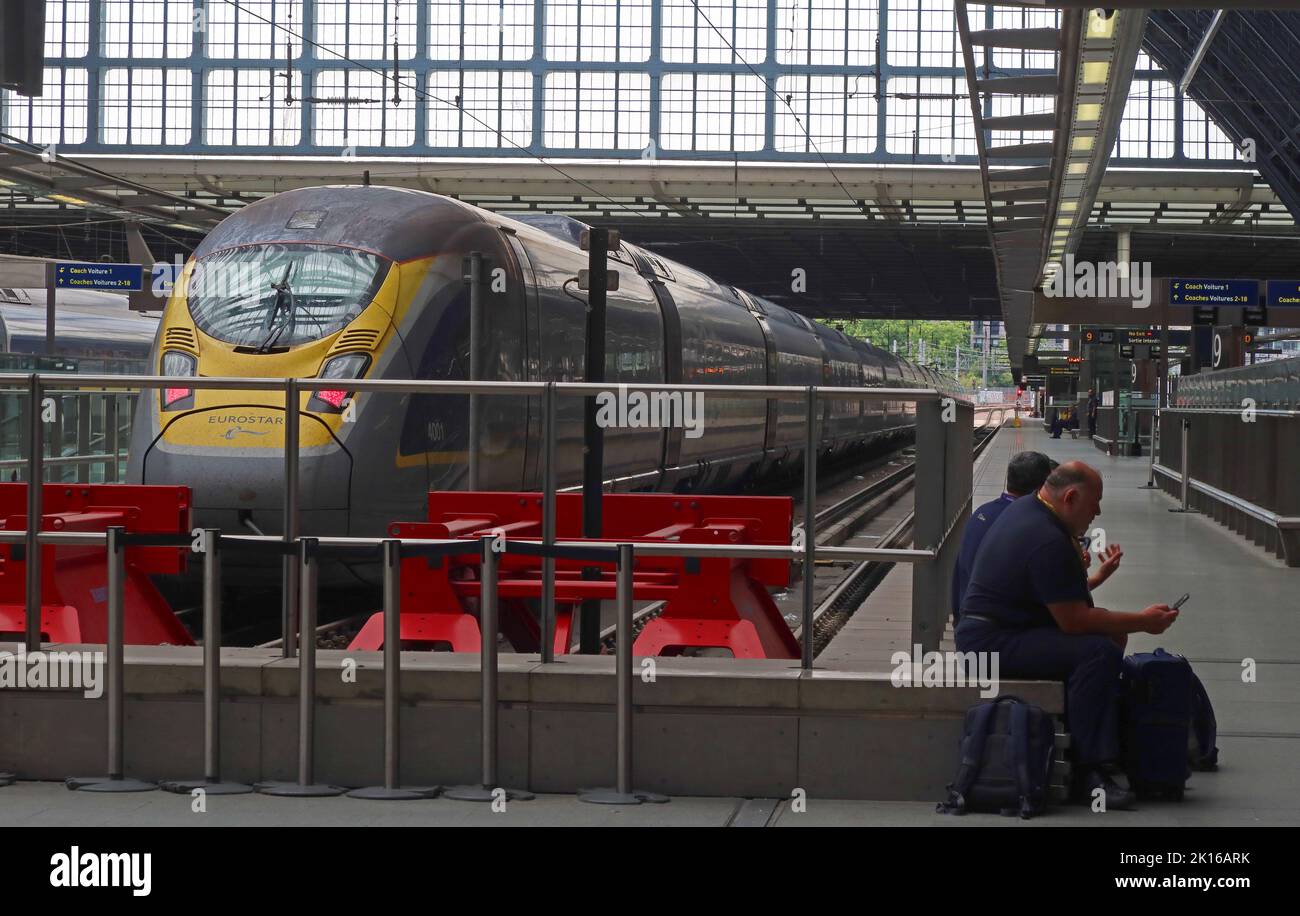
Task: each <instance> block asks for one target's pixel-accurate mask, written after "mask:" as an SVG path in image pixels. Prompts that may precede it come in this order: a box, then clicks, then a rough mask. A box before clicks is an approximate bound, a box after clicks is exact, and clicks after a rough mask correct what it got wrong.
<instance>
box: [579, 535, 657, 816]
mask: <svg viewBox="0 0 1300 916" xmlns="http://www.w3.org/2000/svg"><path fill="white" fill-rule="evenodd" d="M632 560H633V554H632V545H631V544H619V545H618V586H617V592H618V628H617V637H616V639H617V643H616V645H615V653H616V654H615V664H614V678H615V681H616V683H617V685H618V686H617V734H618V737H617V741H616V744H615V774H614V787H613V788H605V789H585V790H583V791H582V792H579V793H578V800H579V801H584V802H588V803H590V804H593V805H639V804H642V803H643V802H649V803H651V804H663V803H664V802H666V801H668V796H666V795H659V794H657V793H655V792H645V791H642V790H639V789H634V788H632V687H633V682H634V678H633V673H632V661H633V660H632Z"/></svg>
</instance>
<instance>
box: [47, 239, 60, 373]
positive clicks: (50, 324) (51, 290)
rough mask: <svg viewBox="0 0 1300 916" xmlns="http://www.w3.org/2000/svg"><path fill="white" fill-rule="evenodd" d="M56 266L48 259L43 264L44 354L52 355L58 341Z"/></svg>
mask: <svg viewBox="0 0 1300 916" xmlns="http://www.w3.org/2000/svg"><path fill="white" fill-rule="evenodd" d="M56 269H57V268H56V267H55V266H54V262H53V261H50V262H48V263H46V265H45V355H46V356H53V355H54V349H55V346H56V345H57V343H58V335H57V334H56V333H55V328H56V322H57V319H56V317H55V313H56V310H57V302H58V296H57V294H56V293H55V289H56V287H55V279H54V272H55V270H56Z"/></svg>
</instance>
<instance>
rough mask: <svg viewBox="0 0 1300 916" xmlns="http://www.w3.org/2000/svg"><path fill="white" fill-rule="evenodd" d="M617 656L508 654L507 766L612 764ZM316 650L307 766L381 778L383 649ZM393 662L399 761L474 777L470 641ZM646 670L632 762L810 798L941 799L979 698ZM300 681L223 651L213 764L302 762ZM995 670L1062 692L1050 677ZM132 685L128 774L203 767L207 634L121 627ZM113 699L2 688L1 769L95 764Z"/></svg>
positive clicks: (575, 769) (1043, 693)
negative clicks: (195, 637) (167, 640)
mask: <svg viewBox="0 0 1300 916" xmlns="http://www.w3.org/2000/svg"><path fill="white" fill-rule="evenodd" d="M0 648H7V649H9V650H10V651H16V650H17V646H2V645H0ZM59 648H66V649H71V648H81V647H74V646H63V647H59ZM86 648H96V647H86ZM345 659H353V660H355V661H356V664H357V667H356V671H355V673H356V678H355V682H346V681H345V680H344V679H343V677H342V676H341V675H342V672H343V670H344V668H345ZM639 661H640V660H638V663H639ZM613 664H614V662H613V659H612V658H610V657H603V656H596V657H591V656H587V657H570V658H565V659H563V660H560V661H557V662H555V663H553V664H549V665H542V664H540V663H539V662H538V660H537V657H536V656H521V655H503V656H502V657H501V678H500V697H501V712H500V761H499V767H500V777H501V781H502V783H503V784H504V785H507V786H517V787H525V788H529V789H532V790H534V791H538V792H573V791H576V790H577V789H579V788H584V787H588V786H597V785H608V784H610V783H611V782H612V781H613V776H614V752H615V746H614V743H615V713H614V697H615V693H614V691H615V685H614V678H613ZM318 665H319V673H318V697H319V699H318V704H317V714H316V778H317V780H318V781H323V782H332V783H336V784H340V785H347V786H358V785H374V784H379V783H381V782H382V779H383V768H382V755H383V668H382V660H381V657H380V656H379V654H378V653H348V652H344V651H322V652H320V653H319V656H318ZM402 665H403V675H402V678H403V680H402V687H403V690H402V692H403V701H404V706H403V712H402V777H403V781H404V782H406V783H408V784H430V783H436V784H453V783H466V782H477V781H478V778H479V741H480V735H479V727H480V726H479V722H480V719H479V707H478V695H479V674H478V659H477V657H473V656H461V655H450V654H444V653H403V658H402ZM655 675H656V676H655V679H654V681H653V682H646V681H643V680H641V679H638V680H637V682H636V688H635V692H634V702H635V711H636V717H635V725H634V732H633V734H634V748H635V767H636V769H635V782H636V784H637V786H638V788H644V789H650V790H656V791H660V792H665V793H668V794H671V795H732V796H737V795H738V796H761V797H789V796H790V794H791V792H792V791H793V790H794V789H796V788H802V789H803V790H804V791H805V792H806V793H807V794H808V796H809V797H816V798H861V799H879V800H894V799H898V800H918V801H927V800H937V799H939V798H940V797H941V796H942V794H943V788H944V786H945V784H947V783H948V782H949V781H951V779H952V777H953V775H954V773H955V771H956V766H957V743H958V739H959V737H960V734H961V717H962V715H963V714H964V713H965V710H966V709H967V708H968V707H969V706H970V705H972V704H974V703H977V702H979V701H980V697H979V695H978V694H979V690H978V688H976V687H942V688H936V687H929V688H927V687H901V688H896V687H894V686H893V685H892V684H891V683H890V680H889V676H888V674H880V673H876V674H872V673H867V672H853V671H844V670H836V671H812V672H809V673H804V672H802V671H800V670H799V667H798V664H797V663H792V662H784V661H746V660H741V661H737V660H732V659H688V658H673V659H656V660H655ZM297 684H298V670H297V662H296V660H283V659H280V658H278V657H277V656H275V655H274V654H273V653H269V652H266V651H264V650H254V649H243V650H240V649H231V650H226V651H225V653H224V663H223V701H222V714H221V721H222V765H223V773H222V775H223V776H226V777H228V778H232V779H238V780H242V781H257V780H262V779H294V778H296V773H297V735H298V721H297V716H298V703H297ZM1001 686H1002V692H1003V693H1012V694H1015V695H1017V696H1020V697H1023V698H1025V699H1027V700H1029V701H1030V702H1033V703H1036V704H1038V705H1040V706H1042V707H1044V708H1045V709H1047V710H1048V711H1050V712H1052V713H1054V714H1056V715H1058V716H1059V715H1060V714H1061V712H1062V708H1063V702H1064V698H1063V691H1062V688H1061V685H1059V684H1051V683H1044V682H1007V683H1004V684H1002V685H1001ZM126 692H127V702H126V766H127V774H128V775H130V776H135V777H138V778H144V779H163V778H190V777H195V776H200V775H202V763H203V733H202V728H203V725H202V723H203V709H202V667H201V662H200V650H198V649H191V648H173V647H159V648H153V647H147V648H146V647H128V649H127V676H126ZM106 712H107V706H106V702H105V701H104V700H103V699H102V698H101V699H98V700H90V699H86V698H84V697H83V696H82V695H81V693H80V692H78V691H54V690H16V689H7V690H2V691H0V735H3V736H4V737H3V740H0V770H8V771H11V772H15V773H17V774H18V775H19V777H20V778H24V779H62V778H64V777H67V776H84V775H97V774H101V773H102V772H103V770H104V767H105V746H106V725H105V722H106Z"/></svg>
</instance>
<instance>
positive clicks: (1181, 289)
mask: <svg viewBox="0 0 1300 916" xmlns="http://www.w3.org/2000/svg"><path fill="white" fill-rule="evenodd" d="M1258 302H1259V281H1258V280H1204V279H1190V278H1183V277H1176V278H1174V279H1172V280H1170V281H1169V304H1170V305H1190V306H1201V307H1210V308H1213V307H1216V306H1229V307H1232V306H1238V307H1240V306H1247V305H1249V306H1254V305H1256V304H1258Z"/></svg>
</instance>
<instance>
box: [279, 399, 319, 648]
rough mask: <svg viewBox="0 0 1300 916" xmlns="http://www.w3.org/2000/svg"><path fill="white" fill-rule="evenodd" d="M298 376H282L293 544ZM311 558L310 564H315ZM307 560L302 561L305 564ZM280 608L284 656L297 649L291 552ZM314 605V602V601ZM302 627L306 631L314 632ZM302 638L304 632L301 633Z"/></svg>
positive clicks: (296, 577) (297, 584) (296, 574)
mask: <svg viewBox="0 0 1300 916" xmlns="http://www.w3.org/2000/svg"><path fill="white" fill-rule="evenodd" d="M298 421H299V415H298V380H297V379H296V378H289V379H285V380H284V525H283V528H284V542H285V543H286V544H292V543H293V542H294V541H296V540H297V539H298ZM314 562H315V561H314V560H313V564H314ZM305 566H306V564H305V563H304V564H302V567H303V568H305ZM281 578H282V582H281V595H282V599H281V608H280V628H281V630H282V631H283V639H282V640H281V646H282V647H283V648H282V649H281V652H282V654H283V656H284V657H285V658H293V657H294V655H295V654H296V653H297V651H298V649H297V646H298V630H299V626H298V620H297V618H298V613H297V612H298V607H299V605H300V604H301V603H302V602H301V601H300V600H299V597H298V596H299V589H300V588H301V587H302V586H301V581H300V566H299V563H298V560H297V558H295V557H294V556H293V554H292V553H289V552H286V553H285V555H284V567H283V571H282V574H281ZM313 606H314V603H313ZM314 630H315V627H314V626H313V627H312V628H311V630H308V629H306V628H303V630H302V632H303V633H304V634H307V633H308V632H313V631H314ZM304 638H306V637H305V635H304Z"/></svg>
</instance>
